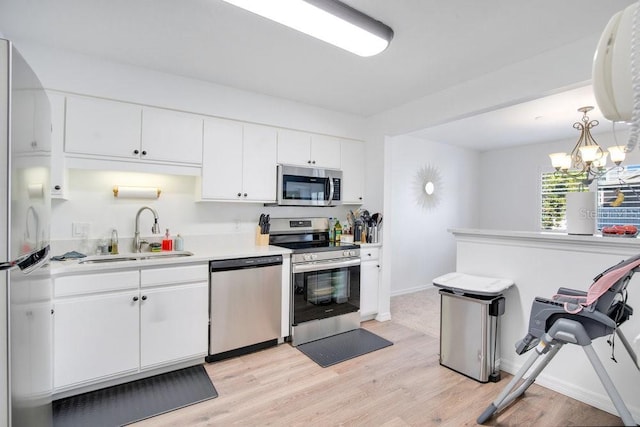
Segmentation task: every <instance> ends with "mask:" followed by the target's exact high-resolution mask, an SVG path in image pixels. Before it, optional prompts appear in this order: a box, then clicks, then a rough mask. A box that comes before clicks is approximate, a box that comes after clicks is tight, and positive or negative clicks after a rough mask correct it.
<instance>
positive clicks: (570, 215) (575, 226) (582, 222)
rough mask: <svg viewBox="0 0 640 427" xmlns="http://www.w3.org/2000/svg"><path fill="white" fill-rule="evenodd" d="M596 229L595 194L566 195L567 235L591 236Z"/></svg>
mask: <svg viewBox="0 0 640 427" xmlns="http://www.w3.org/2000/svg"><path fill="white" fill-rule="evenodd" d="M595 229H596V193H595V192H593V191H586V192H579V193H567V233H569V234H583V235H589V236H591V235H593V233H594V232H595Z"/></svg>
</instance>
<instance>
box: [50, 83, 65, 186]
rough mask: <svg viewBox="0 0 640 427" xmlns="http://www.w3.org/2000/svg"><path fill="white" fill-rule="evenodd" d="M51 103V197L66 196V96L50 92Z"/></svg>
mask: <svg viewBox="0 0 640 427" xmlns="http://www.w3.org/2000/svg"><path fill="white" fill-rule="evenodd" d="M47 95H48V96H49V102H50V103H51V197H55V198H64V196H65V194H66V191H67V171H66V168H65V161H64V115H65V112H64V110H65V97H64V95H61V94H59V93H51V92H48V93H47Z"/></svg>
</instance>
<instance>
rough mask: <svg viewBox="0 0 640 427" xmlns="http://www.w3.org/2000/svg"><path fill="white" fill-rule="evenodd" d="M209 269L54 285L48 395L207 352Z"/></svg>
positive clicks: (123, 274)
mask: <svg viewBox="0 0 640 427" xmlns="http://www.w3.org/2000/svg"><path fill="white" fill-rule="evenodd" d="M208 292H209V291H208V268H207V264H197V265H190V266H176V267H162V268H149V269H142V270H139V269H135V270H127V271H120V272H113V273H104V272H103V273H100V274H97V273H95V274H84V275H73V276H65V277H59V278H55V279H54V319H53V324H54V344H53V347H54V392H62V391H67V390H71V389H74V388H80V387H83V386H87V385H92V384H96V383H99V382H102V381H107V380H112V379H116V378H119V377H123V376H127V375H131V374H138V373H141V372H144V371H145V370H152V369H154V368H160V367H165V366H171V365H172V364H176V363H179V362H183V361H188V360H191V359H195V358H198V357H202V358H204V356H206V354H207V339H208V318H209V315H208Z"/></svg>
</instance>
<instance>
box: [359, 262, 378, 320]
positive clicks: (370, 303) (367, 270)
mask: <svg viewBox="0 0 640 427" xmlns="http://www.w3.org/2000/svg"><path fill="white" fill-rule="evenodd" d="M379 278H380V265H379V264H378V260H374V261H366V262H365V261H364V260H363V262H362V263H361V264H360V315H361V316H368V315H371V314H375V313H377V312H378V292H379V291H378V283H379Z"/></svg>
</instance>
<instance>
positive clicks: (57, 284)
mask: <svg viewBox="0 0 640 427" xmlns="http://www.w3.org/2000/svg"><path fill="white" fill-rule="evenodd" d="M139 278H140V276H139V273H138V270H133V271H118V272H113V273H100V274H83V275H77V276H64V277H58V278H56V279H54V281H53V289H54V296H55V297H56V298H58V297H64V296H70V295H81V294H90V293H94V292H108V291H117V290H123V289H132V288H137V287H138V282H139V280H140V279H139Z"/></svg>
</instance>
